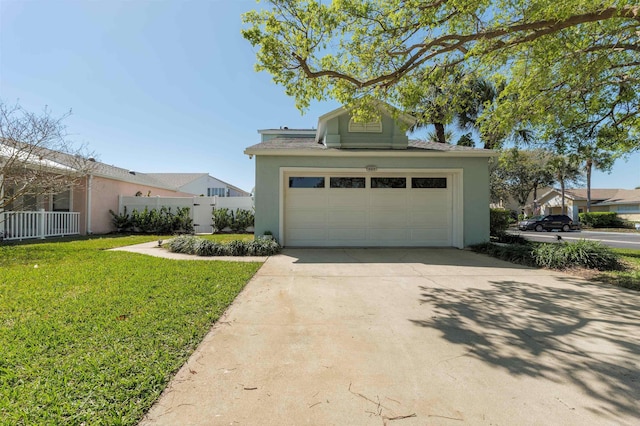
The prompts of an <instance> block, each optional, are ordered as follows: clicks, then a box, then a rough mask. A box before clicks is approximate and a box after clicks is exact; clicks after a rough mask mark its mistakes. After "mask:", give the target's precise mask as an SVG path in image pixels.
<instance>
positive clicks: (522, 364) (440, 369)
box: [142, 249, 640, 426]
mask: <svg viewBox="0 0 640 426" xmlns="http://www.w3.org/2000/svg"><path fill="white" fill-rule="evenodd" d="M639 336H640V294H639V293H638V292H632V291H628V290H625V289H618V288H611V287H605V286H600V285H594V284H589V283H586V282H584V281H583V280H581V279H578V278H573V277H571V276H568V275H565V274H561V273H557V272H552V271H547V270H539V269H531V268H526V267H520V266H516V265H512V264H509V263H506V262H502V261H499V260H496V259H492V258H488V257H486V256H483V255H479V254H476V253H472V252H469V251H462V250H455V249H308V250H304V249H299V250H298V249H296V250H293V249H290V250H285V251H284V253H283V254H281V255H278V256H273V257H271V258H269V259H268V260H267V262H266V263H265V264H264V265H263V267H262V268H261V269H260V271H259V272H258V273H257V274H256V275H255V277H254V278H253V279H252V280H251V282H249V284H248V285H247V287H246V288H245V290H244V291H243V292H242V293H241V294H240V295H239V296H238V298H237V299H236V301H235V302H234V304H233V305H232V306H231V307H230V309H229V310H228V311H227V313H226V315H225V317H224V318H222V319H221V320H220V321H219V322H218V323H217V324H216V325H215V326H214V328H213V329H212V331H211V332H210V333H209V334H208V335H207V337H206V338H205V340H204V341H203V342H202V344H201V345H200V347H199V348H198V349H197V351H196V352H195V353H194V354H193V356H192V357H191V358H190V359H189V361H188V362H187V363H186V364H185V365H184V366H183V368H182V369H181V370H180V371H179V372H178V374H177V375H176V377H175V378H174V380H173V381H172V382H171V384H170V385H169V387H168V388H167V389H166V390H165V392H164V393H163V395H162V397H161V398H160V399H159V400H158V402H157V403H156V405H154V407H153V408H152V409H151V411H150V412H149V413H148V415H147V416H146V417H145V419H144V420H143V421H142V424H144V425H178V424H180V425H217V424H220V425H222V424H225V425H231V424H233V425H236V424H240V425H243V424H244V425H257V424H260V425H301V424H313V425H346V424H348V425H384V424H388V425H394V426H395V425H397V426H408V425H456V424H481V425H482V424H486V425H512V424H518V425H549V424H558V425H560V424H561V425H586V424H588V425H596V424H629V425H631V424H637V421H638V419H639V418H640V402H638V401H640V398H639V396H640V340H639Z"/></svg>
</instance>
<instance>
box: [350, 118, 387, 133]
mask: <svg viewBox="0 0 640 426" xmlns="http://www.w3.org/2000/svg"><path fill="white" fill-rule="evenodd" d="M349 133H382V121H381V120H377V121H369V122H367V123H359V122H355V121H353V118H351V120H349Z"/></svg>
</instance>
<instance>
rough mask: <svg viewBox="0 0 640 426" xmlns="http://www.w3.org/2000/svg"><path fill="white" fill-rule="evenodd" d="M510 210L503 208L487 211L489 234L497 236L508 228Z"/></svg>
mask: <svg viewBox="0 0 640 426" xmlns="http://www.w3.org/2000/svg"><path fill="white" fill-rule="evenodd" d="M510 219H511V212H510V211H509V210H505V209H491V211H490V213H489V234H490V235H493V236H499V235H502V234H504V233H505V232H506V231H507V229H508V228H509V220H510Z"/></svg>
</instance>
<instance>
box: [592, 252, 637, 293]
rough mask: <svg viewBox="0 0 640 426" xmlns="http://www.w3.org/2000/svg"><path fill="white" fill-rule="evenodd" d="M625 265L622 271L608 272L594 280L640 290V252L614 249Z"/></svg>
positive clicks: (596, 276)
mask: <svg viewBox="0 0 640 426" xmlns="http://www.w3.org/2000/svg"><path fill="white" fill-rule="evenodd" d="M612 250H613V251H614V252H615V253H618V255H620V257H621V258H622V261H623V262H624V264H625V269H624V270H622V271H606V272H602V273H600V274H598V275H595V276H594V277H593V279H594V280H597V281H600V282H603V283H606V284H612V285H617V286H620V287H625V288H630V289H632V290H640V250H632V249H612Z"/></svg>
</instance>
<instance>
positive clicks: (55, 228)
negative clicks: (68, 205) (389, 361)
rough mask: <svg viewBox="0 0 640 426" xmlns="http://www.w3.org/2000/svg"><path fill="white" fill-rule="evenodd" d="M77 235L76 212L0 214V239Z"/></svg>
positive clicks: (78, 215) (42, 211) (77, 215)
mask: <svg viewBox="0 0 640 426" xmlns="http://www.w3.org/2000/svg"><path fill="white" fill-rule="evenodd" d="M78 234H80V213H77V212H47V211H44V210H40V211H24V212H23V211H19V212H0V239H4V240H26V239H30V238H47V237H60V236H66V235H78Z"/></svg>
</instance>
